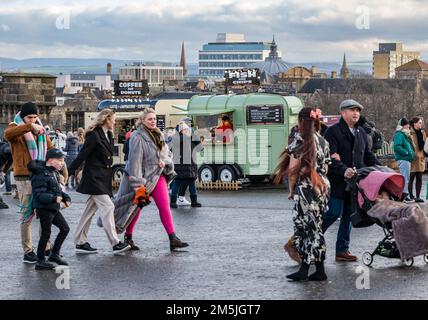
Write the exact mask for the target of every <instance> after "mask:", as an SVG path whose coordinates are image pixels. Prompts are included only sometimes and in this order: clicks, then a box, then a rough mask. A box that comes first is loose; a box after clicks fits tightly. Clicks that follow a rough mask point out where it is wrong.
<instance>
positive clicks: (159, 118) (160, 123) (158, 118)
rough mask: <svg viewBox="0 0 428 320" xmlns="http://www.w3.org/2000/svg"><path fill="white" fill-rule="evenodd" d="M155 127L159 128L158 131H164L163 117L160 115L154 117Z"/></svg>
mask: <svg viewBox="0 0 428 320" xmlns="http://www.w3.org/2000/svg"><path fill="white" fill-rule="evenodd" d="M156 122H157V124H156V126H157V127H158V128H159V130H160V131H164V130H165V116H164V115H162V116H160V115H157V116H156Z"/></svg>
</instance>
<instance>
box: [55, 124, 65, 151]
mask: <svg viewBox="0 0 428 320" xmlns="http://www.w3.org/2000/svg"><path fill="white" fill-rule="evenodd" d="M66 140H67V136H66V135H65V134H64V133H62V131H61V129H60V128H56V129H55V136H54V138H53V141H52V142H53V144H54V146H55V148H57V149H61V150H64V148H65V144H66Z"/></svg>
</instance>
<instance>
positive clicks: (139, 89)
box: [114, 80, 149, 98]
mask: <svg viewBox="0 0 428 320" xmlns="http://www.w3.org/2000/svg"><path fill="white" fill-rule="evenodd" d="M148 93H149V85H148V84H147V80H138V81H132V80H131V81H125V80H114V97H115V98H143V97H146V95H147V94H148Z"/></svg>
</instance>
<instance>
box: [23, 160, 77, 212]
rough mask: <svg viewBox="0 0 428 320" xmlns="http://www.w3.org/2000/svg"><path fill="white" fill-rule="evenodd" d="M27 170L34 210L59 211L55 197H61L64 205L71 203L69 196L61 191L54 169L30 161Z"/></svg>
mask: <svg viewBox="0 0 428 320" xmlns="http://www.w3.org/2000/svg"><path fill="white" fill-rule="evenodd" d="M27 168H28V170H29V171H30V172H31V188H32V191H33V202H32V206H33V208H34V209H43V210H49V211H59V209H60V204H59V203H58V202H56V197H62V201H63V202H64V203H65V202H67V201H71V198H70V196H69V195H68V194H66V193H65V192H63V191H62V189H61V185H60V184H59V178H58V173H57V172H56V171H55V168H54V167H47V166H46V163H45V162H44V161H39V160H32V161H30V162H29V163H28V165H27Z"/></svg>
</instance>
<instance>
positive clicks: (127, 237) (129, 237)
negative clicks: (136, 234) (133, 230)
mask: <svg viewBox="0 0 428 320" xmlns="http://www.w3.org/2000/svg"><path fill="white" fill-rule="evenodd" d="M123 242H125V243H127V244H129V245H130V246H131V249H130V250H132V251H138V250H140V248H139V247H138V246H136V245H135V243H134V240H132V235H127V234H125V239H124V240H123Z"/></svg>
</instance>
